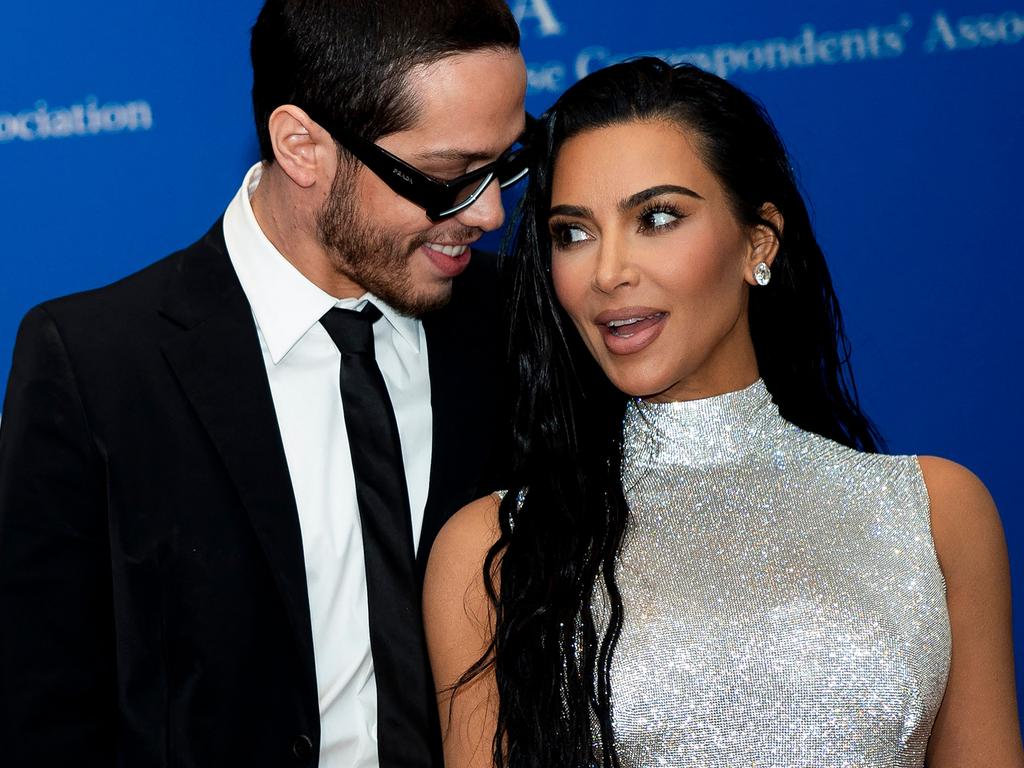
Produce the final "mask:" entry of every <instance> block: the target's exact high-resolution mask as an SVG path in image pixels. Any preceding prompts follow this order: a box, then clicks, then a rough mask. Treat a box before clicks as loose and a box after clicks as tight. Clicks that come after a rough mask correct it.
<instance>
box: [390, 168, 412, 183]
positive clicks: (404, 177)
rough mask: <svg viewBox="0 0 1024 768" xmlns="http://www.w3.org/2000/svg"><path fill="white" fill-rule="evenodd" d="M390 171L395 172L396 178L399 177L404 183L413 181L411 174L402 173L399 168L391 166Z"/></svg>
mask: <svg viewBox="0 0 1024 768" xmlns="http://www.w3.org/2000/svg"><path fill="white" fill-rule="evenodd" d="M391 172H392V173H393V174H395V176H397V177H398V178H400V179H401V180H402V181H404V182H405V183H406V184H412V183H413V181H412V177H411V176H407V175H406V174H404V173H402V172H401V171H400V170H398V169H397V168H392V169H391Z"/></svg>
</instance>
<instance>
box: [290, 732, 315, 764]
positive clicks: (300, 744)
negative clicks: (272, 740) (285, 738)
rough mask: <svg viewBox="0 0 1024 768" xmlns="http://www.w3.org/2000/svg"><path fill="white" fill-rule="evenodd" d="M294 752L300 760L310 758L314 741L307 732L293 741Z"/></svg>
mask: <svg viewBox="0 0 1024 768" xmlns="http://www.w3.org/2000/svg"><path fill="white" fill-rule="evenodd" d="M292 754H293V755H295V757H297V758H298V759H299V760H309V758H310V757H311V756H312V754H313V742H312V741H310V740H309V736H307V735H306V734H304V733H303V734H300V735H299V736H296V737H295V741H293V742H292Z"/></svg>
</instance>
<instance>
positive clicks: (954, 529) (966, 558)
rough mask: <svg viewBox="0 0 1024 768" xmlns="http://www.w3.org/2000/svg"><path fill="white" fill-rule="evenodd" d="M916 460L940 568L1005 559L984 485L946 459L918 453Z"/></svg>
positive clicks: (996, 515) (999, 529)
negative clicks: (926, 495)
mask: <svg viewBox="0 0 1024 768" xmlns="http://www.w3.org/2000/svg"><path fill="white" fill-rule="evenodd" d="M918 462H919V463H920V465H921V474H922V475H923V477H924V483H925V487H926V488H927V489H928V499H929V502H930V504H931V518H932V534H933V537H934V539H935V548H936V551H937V552H938V555H939V561H940V563H942V565H943V569H944V570H948V569H957V568H960V567H964V566H969V565H970V564H971V561H972V560H973V559H974V558H976V557H981V558H992V557H996V558H1002V559H1005V558H1006V544H1005V541H1004V539H1003V528H1002V524H1001V523H1000V520H999V512H998V511H997V510H996V505H995V502H994V501H993V500H992V496H991V495H990V494H989V492H988V489H987V488H986V487H985V484H984V483H982V482H981V480H980V479H979V478H978V477H977V476H976V475H975V474H974V473H973V472H971V471H970V470H969V469H967V468H966V467H963V466H961V465H959V464H957V463H955V462H952V461H949V460H948V459H942V458H939V457H937V456H921V457H920V458H919V459H918ZM947 578H948V574H947Z"/></svg>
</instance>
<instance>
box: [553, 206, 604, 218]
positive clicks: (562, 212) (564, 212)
mask: <svg viewBox="0 0 1024 768" xmlns="http://www.w3.org/2000/svg"><path fill="white" fill-rule="evenodd" d="M552 216H576V217H577V218H580V219H592V218H594V214H593V212H592V211H591V210H590V209H589V208H587V207H586V206H582V205H556V206H554V207H553V208H552V209H551V210H550V211H548V218H549V219H550V218H551V217H552Z"/></svg>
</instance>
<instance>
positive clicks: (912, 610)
mask: <svg viewBox="0 0 1024 768" xmlns="http://www.w3.org/2000/svg"><path fill="white" fill-rule="evenodd" d="M624 429H625V434H624V443H625V460H624V467H623V483H624V487H625V490H626V499H627V501H628V504H629V507H630V512H631V521H630V527H629V529H628V531H627V535H626V540H625V543H624V548H623V551H622V554H621V559H620V562H619V565H618V570H617V576H618V583H619V586H620V588H621V591H622V599H623V604H624V625H623V630H622V635H621V638H620V640H619V643H618V647H617V649H616V652H615V656H614V658H613V663H612V672H611V683H612V685H611V687H612V706H613V713H614V732H615V738H616V744H617V749H618V753H619V757H620V760H621V763H622V766H623V768H648V767H649V766H678V767H679V768H685V767H689V766H692V767H693V768H697V767H698V766H699V767H700V768H712V767H716V766H720V767H721V768H726V766H728V768H740V766H742V767H743V768H752V767H753V766H758V767H760V766H765V767H766V768H767V767H769V766H770V767H772V768H796V766H806V767H807V768H811V767H813V768H824V767H825V766H828V767H829V768H839V767H840V766H843V767H849V768H853V766H858V767H859V768H882V767H883V766H885V768H903V767H904V766H917V767H920V766H922V765H923V764H924V754H925V748H926V745H927V741H928V735H929V732H930V730H931V726H932V722H933V720H934V718H935V713H936V710H937V709H938V707H939V704H940V702H941V700H942V695H943V690H944V688H945V684H946V675H947V671H948V667H949V655H950V633H949V619H948V614H947V611H946V602H945V583H944V581H943V577H942V574H941V572H940V570H939V566H938V562H937V560H936V556H935V550H934V545H933V542H932V536H931V528H930V517H929V505H928V496H927V492H926V489H925V486H924V483H923V480H922V477H921V471H920V468H919V466H918V463H917V460H916V459H915V458H913V457H909V456H882V455H872V454H864V453H859V452H856V451H853V450H851V449H849V448H846V447H843V446H841V445H838V444H836V443H834V442H832V441H830V440H827V439H825V438H823V437H820V436H818V435H815V434H812V433H809V432H805V431H803V430H801V429H799V428H797V427H795V426H793V425H792V424H790V423H788V422H786V421H785V420H783V419H782V418H781V416H780V415H779V412H778V409H777V408H776V406H775V405H774V403H773V402H772V400H771V396H770V395H769V394H768V392H767V390H766V389H765V387H764V385H763V383H761V382H760V381H758V382H756V383H755V384H753V385H752V386H750V387H748V388H747V389H744V390H741V391H739V392H733V393H730V394H726V395H720V396H717V397H712V398H708V399H705V400H698V401H691V402H679V403H665V404H652V403H646V402H643V401H634V402H631V403H630V404H629V406H628V408H627V413H626V417H625V424H624ZM597 602H598V603H599V605H600V604H601V603H602V602H603V600H602V599H601V598H600V597H599V598H598V600H597ZM601 613H602V610H601V609H600V607H599V610H598V615H599V616H600V615H601Z"/></svg>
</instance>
